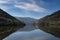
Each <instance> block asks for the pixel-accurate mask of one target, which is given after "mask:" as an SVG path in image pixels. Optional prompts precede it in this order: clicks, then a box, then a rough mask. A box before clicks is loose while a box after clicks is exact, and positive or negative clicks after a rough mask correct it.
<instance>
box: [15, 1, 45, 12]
mask: <svg viewBox="0 0 60 40" xmlns="http://www.w3.org/2000/svg"><path fill="white" fill-rule="evenodd" d="M14 6H15V7H17V8H21V9H25V10H30V11H36V12H45V11H46V9H45V8H43V7H40V6H38V5H36V4H35V3H25V2H19V3H18V2H17V3H16V4H15V5H14Z"/></svg>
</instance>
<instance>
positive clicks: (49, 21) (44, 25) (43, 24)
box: [36, 10, 60, 37]
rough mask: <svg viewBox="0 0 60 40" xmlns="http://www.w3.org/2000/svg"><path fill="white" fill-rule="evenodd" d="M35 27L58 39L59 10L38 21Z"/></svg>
mask: <svg viewBox="0 0 60 40" xmlns="http://www.w3.org/2000/svg"><path fill="white" fill-rule="evenodd" d="M36 25H37V26H38V27H39V28H40V29H41V30H44V31H46V32H48V33H51V34H53V35H54V36H57V37H60V10H59V11H57V12H55V13H53V14H51V15H48V16H46V17H44V18H42V19H39V20H38V21H37V23H36Z"/></svg>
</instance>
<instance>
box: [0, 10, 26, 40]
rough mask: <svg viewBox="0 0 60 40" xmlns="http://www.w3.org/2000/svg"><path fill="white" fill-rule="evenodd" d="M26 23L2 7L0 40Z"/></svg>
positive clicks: (0, 12) (0, 11) (0, 13)
mask: <svg viewBox="0 0 60 40" xmlns="http://www.w3.org/2000/svg"><path fill="white" fill-rule="evenodd" d="M24 25H25V24H24V23H23V22H21V21H20V20H17V19H16V18H14V17H13V16H11V15H9V14H8V13H6V12H5V11H3V10H1V9H0V40H2V39H3V38H5V37H6V36H8V35H9V34H11V33H13V32H15V31H16V30H18V29H20V28H22V27H23V26H24Z"/></svg>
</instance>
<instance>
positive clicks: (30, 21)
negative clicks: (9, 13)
mask: <svg viewBox="0 0 60 40" xmlns="http://www.w3.org/2000/svg"><path fill="white" fill-rule="evenodd" d="M16 18H17V19H19V20H21V21H23V22H24V23H25V24H26V26H25V27H24V28H21V29H20V30H19V31H31V30H34V29H37V28H36V27H35V26H34V23H35V22H36V21H37V19H34V18H30V17H16Z"/></svg>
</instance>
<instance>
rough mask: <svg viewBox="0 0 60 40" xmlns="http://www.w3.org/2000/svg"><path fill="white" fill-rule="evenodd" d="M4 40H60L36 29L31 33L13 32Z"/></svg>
mask: <svg viewBox="0 0 60 40" xmlns="http://www.w3.org/2000/svg"><path fill="white" fill-rule="evenodd" d="M5 40H60V38H56V37H54V36H52V35H51V34H48V33H45V32H43V31H41V30H39V29H36V30H33V31H21V32H20V31H18V32H15V33H13V34H11V35H10V36H8V37H7V38H5Z"/></svg>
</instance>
